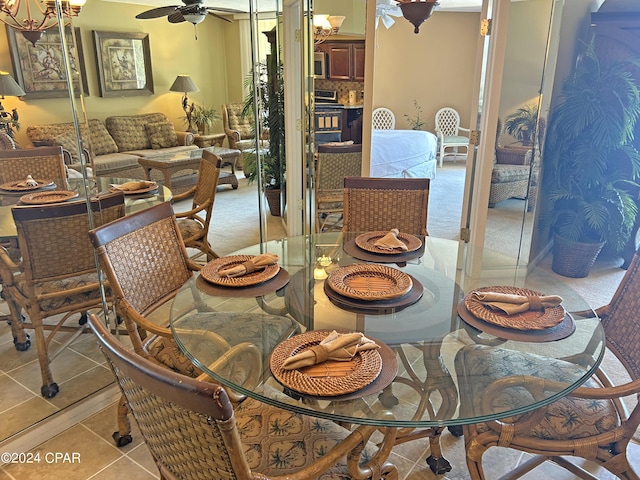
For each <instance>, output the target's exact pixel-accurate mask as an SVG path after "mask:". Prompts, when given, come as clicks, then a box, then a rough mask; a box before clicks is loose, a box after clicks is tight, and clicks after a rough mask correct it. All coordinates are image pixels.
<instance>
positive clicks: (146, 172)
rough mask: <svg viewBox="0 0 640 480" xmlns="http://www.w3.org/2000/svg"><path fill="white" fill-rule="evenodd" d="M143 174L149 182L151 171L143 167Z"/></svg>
mask: <svg viewBox="0 0 640 480" xmlns="http://www.w3.org/2000/svg"><path fill="white" fill-rule="evenodd" d="M144 173H145V175H146V176H147V180H149V181H151V169H150V168H149V167H145V169H144Z"/></svg>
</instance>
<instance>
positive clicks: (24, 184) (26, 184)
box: [18, 175, 38, 187]
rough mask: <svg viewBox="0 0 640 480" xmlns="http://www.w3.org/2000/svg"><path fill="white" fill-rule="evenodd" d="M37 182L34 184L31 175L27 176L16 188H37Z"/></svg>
mask: <svg viewBox="0 0 640 480" xmlns="http://www.w3.org/2000/svg"><path fill="white" fill-rule="evenodd" d="M37 186H38V182H36V181H35V180H34V179H33V177H32V176H31V175H27V179H26V180H25V181H24V182H20V183H18V187H37Z"/></svg>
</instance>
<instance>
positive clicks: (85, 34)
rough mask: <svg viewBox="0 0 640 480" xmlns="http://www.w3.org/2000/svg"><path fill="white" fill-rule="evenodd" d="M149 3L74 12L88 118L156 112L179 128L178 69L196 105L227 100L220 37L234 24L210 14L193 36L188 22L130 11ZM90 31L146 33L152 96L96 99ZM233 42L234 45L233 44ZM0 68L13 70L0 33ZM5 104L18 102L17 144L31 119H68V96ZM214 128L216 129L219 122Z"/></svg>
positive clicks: (96, 1)
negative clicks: (193, 87) (191, 86)
mask: <svg viewBox="0 0 640 480" xmlns="http://www.w3.org/2000/svg"><path fill="white" fill-rule="evenodd" d="M148 8H152V7H144V6H137V5H128V4H124V3H113V2H104V1H102V0H91V1H89V2H87V4H86V5H85V7H84V8H83V10H82V12H81V14H80V16H79V17H78V18H77V19H74V21H73V23H74V26H76V27H79V28H80V30H81V35H82V45H83V50H84V59H85V67H86V70H87V76H88V81H89V92H90V94H89V96H88V97H86V98H85V104H86V111H87V114H88V117H89V118H100V119H104V118H106V117H108V116H110V115H126V114H135V113H147V112H156V111H160V112H163V113H165V114H166V115H167V116H168V117H169V119H170V120H171V121H172V122H173V123H174V125H175V127H176V129H178V130H184V128H185V125H184V122H183V120H182V119H181V117H183V116H184V112H183V111H182V108H181V104H180V99H181V94H179V93H175V92H169V87H170V86H171V84H172V83H173V81H174V80H175V78H176V76H177V75H178V74H180V73H186V74H189V75H191V77H192V79H193V80H194V82H195V84H196V85H197V86H198V87H199V88H200V92H197V93H192V94H190V95H189V98H190V100H193V101H194V102H196V103H197V104H201V105H202V104H204V105H207V106H214V107H216V108H217V109H218V110H219V108H220V104H221V103H223V102H224V101H226V99H227V90H228V88H227V70H226V63H227V62H226V57H227V48H226V42H227V41H226V38H227V32H229V36H230V38H233V36H232V35H233V31H234V29H236V28H237V27H236V25H235V24H229V23H227V22H223V21H221V20H218V19H216V18H214V17H209V18H207V19H206V20H205V21H204V22H203V23H201V24H200V25H198V27H197V32H198V39H197V40H196V39H195V36H194V26H193V25H192V24H190V23H188V22H185V23H181V24H169V23H168V22H167V20H166V18H158V19H155V20H137V19H136V18H135V15H137V14H138V13H140V12H142V11H145V10H147V9H148ZM92 30H97V31H112V32H145V33H148V34H149V40H150V51H151V64H152V71H153V80H154V91H155V93H154V95H151V96H134V97H126V98H102V97H100V96H99V91H98V77H97V69H96V59H95V49H94V46H93V38H92V36H93V35H92ZM234 47H235V46H234ZM0 69H1V70H6V71H8V72H11V73H12V74H13V65H12V62H11V58H10V54H9V49H8V44H7V40H6V36H2V35H0ZM4 105H5V108H9V109H11V108H13V107H18V111H19V114H20V124H21V129H20V131H19V132H18V134H17V140H18V142H19V144H20V145H21V146H23V147H24V146H29V145H30V143H29V141H28V140H27V137H26V127H27V126H29V125H33V124H41V123H55V122H60V121H71V118H72V117H71V108H70V102H69V99H68V98H59V99H57V98H56V99H31V100H29V99H28V97H24V99H23V100H18V99H17V98H7V99H6V100H5V101H4ZM214 130H215V131H222V125H221V124H220V123H219V124H218V125H216V126H215V127H214Z"/></svg>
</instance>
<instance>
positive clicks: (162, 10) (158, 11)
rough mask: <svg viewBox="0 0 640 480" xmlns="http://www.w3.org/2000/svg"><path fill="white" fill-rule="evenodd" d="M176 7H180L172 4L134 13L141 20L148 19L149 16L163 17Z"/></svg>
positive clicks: (172, 11)
mask: <svg viewBox="0 0 640 480" xmlns="http://www.w3.org/2000/svg"><path fill="white" fill-rule="evenodd" d="M178 8H180V6H179V5H172V6H169V7H158V8H152V9H151V10H147V11H146V12H142V13H139V14H138V15H136V18H139V19H142V20H146V19H149V18H160V17H164V16H166V15H171V14H172V13H174V12H175V11H176V10H177V9H178Z"/></svg>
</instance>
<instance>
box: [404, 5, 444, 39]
mask: <svg viewBox="0 0 640 480" xmlns="http://www.w3.org/2000/svg"><path fill="white" fill-rule="evenodd" d="M397 1H398V6H399V7H400V9H401V10H402V16H403V17H404V18H406V19H407V20H409V21H410V22H411V23H412V24H413V26H414V27H416V28H415V30H414V31H413V33H420V25H422V24H423V23H424V22H425V21H426V20H427V19H428V18H429V17H430V16H431V14H432V13H433V9H434V8H436V7H437V6H438V5H439V3H438V2H437V1H436V0H397Z"/></svg>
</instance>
